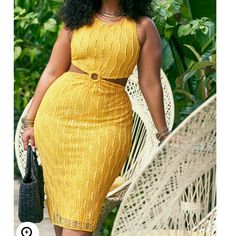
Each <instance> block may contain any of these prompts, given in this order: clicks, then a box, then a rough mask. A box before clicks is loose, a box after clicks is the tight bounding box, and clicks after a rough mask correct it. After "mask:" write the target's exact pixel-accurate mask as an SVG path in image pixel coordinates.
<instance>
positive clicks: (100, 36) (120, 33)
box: [23, 0, 169, 236]
mask: <svg viewBox="0 0 236 236" xmlns="http://www.w3.org/2000/svg"><path fill="white" fill-rule="evenodd" d="M150 14H151V0H94V1H86V0H67V1H65V2H64V4H63V5H62V7H61V9H60V16H61V17H62V20H63V22H64V27H63V28H62V30H61V31H60V33H59V36H58V39H57V40H56V42H55V45H54V47H53V49H52V53H51V56H50V59H49V62H48V64H47V66H46V68H45V70H44V71H43V73H42V75H41V78H40V80H39V82H38V85H37V88H36V90H35V94H34V98H33V100H32V104H31V107H30V109H29V111H28V114H27V117H25V119H24V125H25V129H24V133H23V142H24V148H25V150H26V149H27V145H28V142H29V141H30V143H31V144H32V146H35V147H36V148H37V150H38V151H39V154H40V158H41V161H42V166H43V171H44V180H45V191H46V195H47V208H48V212H49V217H50V221H51V223H52V224H54V229H55V233H56V235H57V236H61V235H62V236H81V235H86V236H87V235H92V232H93V231H94V230H95V229H96V225H97V222H98V219H99V214H100V210H101V207H102V203H103V201H104V199H105V197H106V195H107V193H108V191H109V188H110V186H111V185H112V183H113V182H114V180H115V178H116V177H117V176H118V175H119V173H120V171H121V168H122V166H123V164H124V162H125V160H126V159H127V157H128V154H129V151H130V148H131V130H132V109H131V108H132V107H131V102H130V100H129V97H128V94H127V93H126V91H125V84H126V81H127V79H128V77H129V76H130V75H131V73H132V71H133V69H134V66H135V65H136V64H137V66H138V74H139V84H140V88H141V91H142V93H143V95H144V97H145V100H146V102H147V104H148V107H149V109H150V113H151V115H152V118H153V121H154V123H155V125H156V128H157V130H158V133H159V134H160V136H157V138H158V139H159V140H160V141H163V140H164V139H165V138H166V137H167V135H168V134H169V132H168V129H167V128H166V123H165V115H164V106H163V91H162V87H161V82H160V65H161V44H160V37H159V34H158V31H157V29H156V27H155V24H154V22H153V21H152V20H151V18H150Z"/></svg>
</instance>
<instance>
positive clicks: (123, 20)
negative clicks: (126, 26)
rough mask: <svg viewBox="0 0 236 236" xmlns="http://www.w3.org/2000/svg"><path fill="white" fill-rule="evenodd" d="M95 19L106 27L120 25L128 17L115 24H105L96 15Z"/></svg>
mask: <svg viewBox="0 0 236 236" xmlns="http://www.w3.org/2000/svg"><path fill="white" fill-rule="evenodd" d="M94 18H95V19H96V20H97V21H98V22H99V23H100V24H102V25H105V26H113V25H120V24H121V23H122V22H123V21H125V20H126V17H123V18H122V19H121V20H119V21H116V22H115V23H107V22H104V21H102V20H101V19H99V18H98V17H97V16H96V15H94Z"/></svg>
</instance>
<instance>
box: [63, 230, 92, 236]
mask: <svg viewBox="0 0 236 236" xmlns="http://www.w3.org/2000/svg"><path fill="white" fill-rule="evenodd" d="M92 234H93V232H88V231H78V230H72V229H65V228H63V232H62V236H92Z"/></svg>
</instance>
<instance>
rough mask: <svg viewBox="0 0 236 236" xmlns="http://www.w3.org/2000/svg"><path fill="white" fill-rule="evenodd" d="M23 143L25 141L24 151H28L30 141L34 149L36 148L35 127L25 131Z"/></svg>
mask: <svg viewBox="0 0 236 236" xmlns="http://www.w3.org/2000/svg"><path fill="white" fill-rule="evenodd" d="M22 141H23V145H24V150H27V147H28V144H29V141H30V143H31V145H32V147H33V148H34V147H35V140H34V128H33V127H30V128H26V129H24V130H23V135H22Z"/></svg>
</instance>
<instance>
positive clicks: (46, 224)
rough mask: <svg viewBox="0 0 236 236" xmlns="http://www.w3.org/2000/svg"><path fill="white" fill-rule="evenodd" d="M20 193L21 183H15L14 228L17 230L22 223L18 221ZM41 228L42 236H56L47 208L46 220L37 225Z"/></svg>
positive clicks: (16, 181)
mask: <svg viewBox="0 0 236 236" xmlns="http://www.w3.org/2000/svg"><path fill="white" fill-rule="evenodd" d="M18 191H19V181H18V180H15V182H14V194H15V195H14V196H15V197H14V228H15V231H16V228H17V227H18V225H19V224H20V223H21V222H20V221H19V219H18V196H19V195H18ZM36 225H37V226H38V228H39V232H40V234H39V235H40V236H55V233H54V230H53V225H52V224H51V223H50V221H49V218H48V212H47V208H46V206H45V208H44V219H43V221H42V222H40V223H38V224H36Z"/></svg>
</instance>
